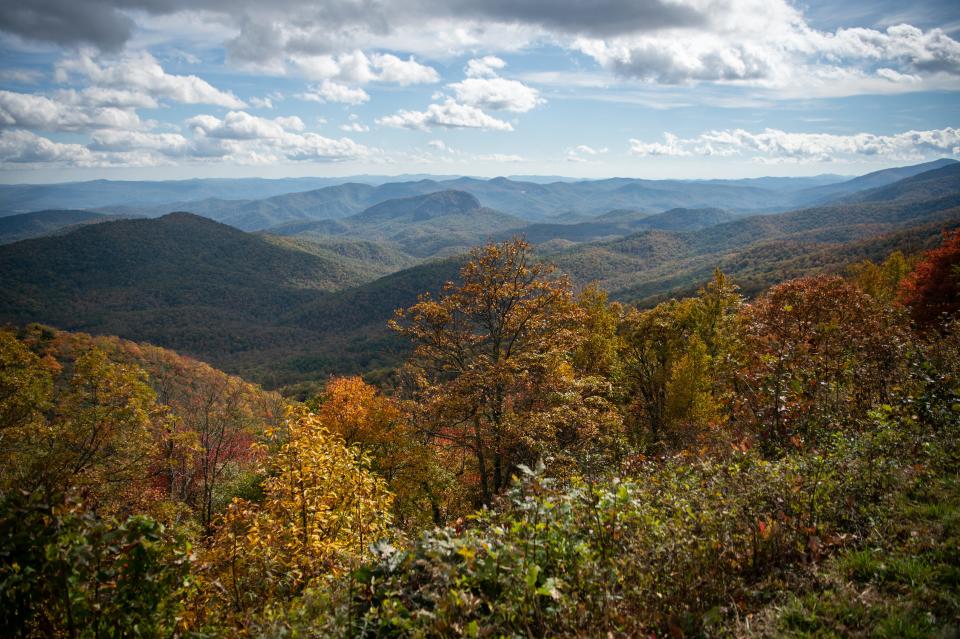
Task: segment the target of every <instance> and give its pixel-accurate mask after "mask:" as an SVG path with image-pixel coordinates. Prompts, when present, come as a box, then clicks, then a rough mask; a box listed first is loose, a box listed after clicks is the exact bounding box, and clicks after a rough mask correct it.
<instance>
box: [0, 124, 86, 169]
mask: <svg viewBox="0 0 960 639" xmlns="http://www.w3.org/2000/svg"><path fill="white" fill-rule="evenodd" d="M93 162H94V156H93V154H92V153H91V152H90V151H89V150H88V149H87V148H86V147H84V146H83V145H82V144H62V143H59V142H53V141H52V140H49V139H47V138H45V137H42V136H39V135H36V134H34V133H31V132H29V131H23V130H13V131H0V163H3V164H6V163H13V164H51V163H53V164H70V165H78V166H84V165H90V164H92V163H93Z"/></svg>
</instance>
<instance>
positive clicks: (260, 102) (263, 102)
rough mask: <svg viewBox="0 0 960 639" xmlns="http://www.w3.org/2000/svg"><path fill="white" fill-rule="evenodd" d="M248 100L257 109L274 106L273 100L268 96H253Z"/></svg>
mask: <svg viewBox="0 0 960 639" xmlns="http://www.w3.org/2000/svg"><path fill="white" fill-rule="evenodd" d="M247 102H249V103H250V106H252V107H254V108H255V109H272V108H273V100H271V99H270V98H268V97H264V98H258V97H252V98H248V99H247Z"/></svg>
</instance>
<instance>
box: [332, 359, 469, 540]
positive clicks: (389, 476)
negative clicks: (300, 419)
mask: <svg viewBox="0 0 960 639" xmlns="http://www.w3.org/2000/svg"><path fill="white" fill-rule="evenodd" d="M315 414H316V416H317V419H319V420H320V421H321V422H322V423H323V424H324V425H325V426H326V427H327V428H329V429H330V431H331V432H332V433H335V434H337V435H339V436H340V437H342V438H343V439H344V441H345V442H346V443H347V445H349V446H354V447H356V448H357V449H358V450H359V451H360V452H361V453H362V454H363V455H366V456H368V457H369V459H370V464H371V466H370V467H371V470H373V471H374V472H376V473H377V474H378V475H380V476H381V477H383V478H384V479H385V480H386V481H387V485H388V486H389V488H390V491H391V492H392V493H393V494H394V497H395V499H394V510H393V513H394V521H395V523H396V524H397V525H398V526H399V527H400V528H401V529H404V530H415V529H418V528H423V527H426V526H429V525H431V524H434V525H440V524H442V523H443V522H444V521H445V520H446V519H447V509H448V501H449V495H448V493H449V491H450V484H451V481H450V478H449V476H448V475H447V474H446V473H444V471H443V470H442V469H441V468H440V467H439V466H438V464H437V463H436V462H435V454H434V451H433V449H432V447H431V446H430V445H429V443H428V442H427V441H425V439H424V438H423V437H422V435H421V434H420V433H419V432H417V431H416V429H415V428H414V427H413V424H412V422H411V420H410V415H409V414H408V412H407V411H406V410H405V409H404V407H403V405H402V403H401V402H400V401H399V400H397V399H394V398H391V397H386V396H384V395H382V394H381V393H380V392H379V391H377V389H376V388H374V387H373V386H371V385H370V384H367V383H366V382H364V381H363V380H362V379H361V378H359V377H340V378H334V379H332V380H330V381H329V382H328V383H327V385H326V387H325V389H324V392H323V393H322V394H321V395H320V397H319V398H318V401H317V402H316V406H315Z"/></svg>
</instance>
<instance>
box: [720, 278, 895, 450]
mask: <svg viewBox="0 0 960 639" xmlns="http://www.w3.org/2000/svg"><path fill="white" fill-rule="evenodd" d="M740 322H741V327H740V330H741V331H742V338H743V339H742V343H741V344H740V350H739V353H738V354H737V360H738V365H739V368H738V370H736V371H735V379H734V381H735V391H736V392H735V395H734V397H733V403H734V406H733V408H734V416H735V419H736V421H735V423H736V424H737V425H739V426H740V427H741V428H744V429H745V430H746V431H747V433H748V434H751V435H753V436H756V437H757V438H758V439H759V441H760V443H761V444H762V445H763V446H764V448H765V449H766V450H768V451H771V452H773V451H775V450H778V449H781V448H782V447H784V446H789V445H793V446H802V445H814V444H816V441H817V438H818V435H819V434H820V433H821V432H822V431H824V430H831V429H839V428H847V427H851V426H853V425H854V423H855V422H856V420H858V419H860V418H862V417H864V416H865V414H866V412H867V411H868V410H869V409H870V408H871V407H872V406H873V405H874V404H875V403H876V402H877V401H879V400H881V399H882V398H884V397H886V396H887V391H888V390H889V389H890V388H891V387H893V386H894V385H896V384H897V383H898V381H899V380H900V378H901V374H902V373H903V366H904V362H905V359H906V358H905V357H904V354H905V349H907V348H908V346H909V343H908V341H907V336H906V335H905V332H904V331H903V330H902V328H901V327H900V322H899V321H898V317H897V314H896V312H895V311H894V310H893V309H891V308H890V307H889V306H885V305H883V304H881V303H879V302H877V301H876V300H875V299H874V298H873V297H871V296H869V295H867V294H866V293H864V292H863V291H861V290H860V289H859V288H857V287H856V286H853V285H852V284H850V283H848V282H846V281H845V280H844V279H843V278H841V277H836V276H820V277H809V278H802V279H796V280H791V281H789V282H785V283H783V284H780V285H778V286H775V287H773V288H772V289H770V290H769V291H768V292H767V293H766V294H764V295H763V296H761V297H760V298H759V299H757V300H756V301H755V302H754V303H753V304H750V305H748V306H746V307H745V308H744V310H743V311H742V312H741V314H740Z"/></svg>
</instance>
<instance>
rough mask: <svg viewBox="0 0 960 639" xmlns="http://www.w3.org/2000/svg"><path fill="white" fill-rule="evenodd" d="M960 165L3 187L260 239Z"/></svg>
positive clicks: (762, 200)
mask: <svg viewBox="0 0 960 639" xmlns="http://www.w3.org/2000/svg"><path fill="white" fill-rule="evenodd" d="M953 162H954V160H949V159H943V160H937V161H936V162H929V163H924V164H919V165H915V166H912V167H898V168H895V169H886V170H883V171H876V172H874V173H870V174H868V175H865V176H860V177H856V178H853V179H848V180H844V179H842V178H841V177H840V176H817V177H814V178H774V177H768V178H749V179H743V180H682V179H672V180H647V179H634V178H611V179H606V180H576V181H574V180H567V179H564V180H558V181H553V182H544V181H542V180H530V181H526V180H517V179H508V178H504V177H498V178H493V179H489V180H488V179H477V178H468V177H460V178H438V177H436V176H431V177H429V178H424V179H417V180H406V181H396V180H385V181H380V182H378V181H377V179H375V178H373V177H370V178H369V179H365V180H363V181H356V180H355V181H352V182H351V181H350V180H349V179H338V178H298V179H290V180H236V181H229V180H188V181H179V182H155V183H150V182H130V183H121V182H90V183H76V184H63V185H47V186H44V185H15V186H0V215H2V212H4V211H6V212H7V213H10V212H19V211H27V210H38V209H41V208H71V209H81V208H82V209H90V210H95V211H98V212H104V213H113V214H123V215H137V216H148V217H157V216H159V215H162V214H165V213H167V212H170V211H172V210H187V211H190V212H192V213H196V214H198V215H203V216H205V217H209V218H211V219H215V220H217V221H221V222H225V223H227V224H230V225H232V226H236V227H237V228H240V229H241V230H247V231H256V230H263V229H266V228H271V227H276V226H280V225H282V224H286V223H291V222H297V221H317V220H328V219H339V218H342V217H347V216H350V215H354V214H356V213H359V212H361V211H363V210H365V209H368V208H370V207H372V206H374V205H376V204H379V203H381V202H384V201H387V200H391V199H397V198H402V197H412V196H416V195H423V194H426V193H432V192H437V191H445V190H457V191H462V192H465V193H469V194H471V195H473V196H474V197H476V198H477V199H478V200H479V202H480V204H481V205H482V206H484V207H488V208H491V209H494V210H497V211H501V212H503V213H506V214H508V215H513V216H516V217H519V218H522V219H524V220H526V221H529V222H553V221H554V220H551V219H549V218H553V217H555V216H558V215H562V214H565V213H576V214H581V215H585V216H595V215H599V214H602V213H605V212H607V211H610V210H615V209H632V210H646V211H653V212H661V211H667V210H670V209H674V208H712V207H715V208H720V209H724V210H726V211H730V212H732V213H737V214H743V213H771V212H779V211H783V210H788V209H792V208H798V207H802V206H810V205H814V204H824V203H828V202H829V201H831V200H832V199H836V198H840V197H845V196H848V195H850V194H852V193H854V192H856V191H860V190H864V189H868V188H875V187H879V186H884V185H887V184H890V183H892V182H895V181H897V180H898V179H902V178H905V177H909V176H911V175H915V174H917V173H921V172H923V171H926V170H930V169H933V168H939V167H942V166H944V165H946V164H950V163H953Z"/></svg>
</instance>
